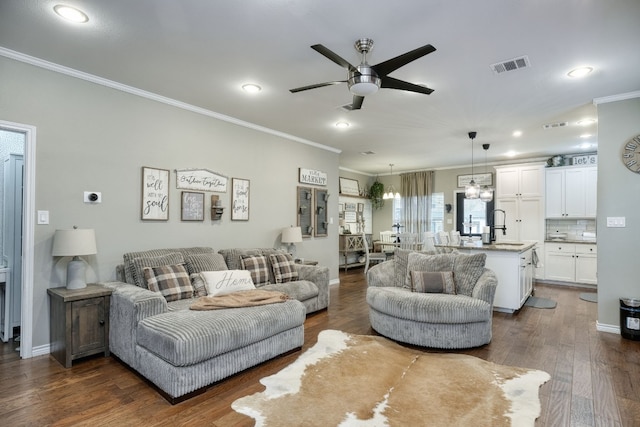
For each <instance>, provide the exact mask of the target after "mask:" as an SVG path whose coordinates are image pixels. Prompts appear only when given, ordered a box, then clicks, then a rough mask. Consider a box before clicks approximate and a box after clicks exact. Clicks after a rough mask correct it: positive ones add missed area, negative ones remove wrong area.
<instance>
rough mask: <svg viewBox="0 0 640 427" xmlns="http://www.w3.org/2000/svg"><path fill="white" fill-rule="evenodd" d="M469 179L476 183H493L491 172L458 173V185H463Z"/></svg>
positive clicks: (467, 182) (468, 181) (466, 183)
mask: <svg viewBox="0 0 640 427" xmlns="http://www.w3.org/2000/svg"><path fill="white" fill-rule="evenodd" d="M471 179H473V180H474V181H475V183H476V184H478V185H493V174H492V173H490V172H488V173H476V174H474V175H458V187H464V186H465V185H468V184H469V183H470V182H471Z"/></svg>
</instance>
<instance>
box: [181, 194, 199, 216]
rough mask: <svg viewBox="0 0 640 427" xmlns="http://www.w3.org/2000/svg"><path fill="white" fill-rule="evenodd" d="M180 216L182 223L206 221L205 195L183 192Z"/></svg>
mask: <svg viewBox="0 0 640 427" xmlns="http://www.w3.org/2000/svg"><path fill="white" fill-rule="evenodd" d="M180 215H181V216H180V219H181V220H182V221H204V193H196V192H193V191H183V192H182V199H181V203H180Z"/></svg>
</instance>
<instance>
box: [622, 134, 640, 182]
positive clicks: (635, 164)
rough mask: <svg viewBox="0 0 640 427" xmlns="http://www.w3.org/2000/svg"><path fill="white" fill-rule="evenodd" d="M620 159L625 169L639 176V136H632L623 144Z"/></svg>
mask: <svg viewBox="0 0 640 427" xmlns="http://www.w3.org/2000/svg"><path fill="white" fill-rule="evenodd" d="M621 159H622V163H624V165H625V166H626V167H627V169H629V170H630V171H631V172H635V173H638V174H640V135H636V136H634V137H633V138H631V139H630V140H628V141H627V142H626V143H625V144H624V146H623V147H622V157H621Z"/></svg>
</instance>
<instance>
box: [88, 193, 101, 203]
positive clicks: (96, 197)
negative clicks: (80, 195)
mask: <svg viewBox="0 0 640 427" xmlns="http://www.w3.org/2000/svg"><path fill="white" fill-rule="evenodd" d="M84 202H85V203H102V193H100V192H98V191H85V192H84Z"/></svg>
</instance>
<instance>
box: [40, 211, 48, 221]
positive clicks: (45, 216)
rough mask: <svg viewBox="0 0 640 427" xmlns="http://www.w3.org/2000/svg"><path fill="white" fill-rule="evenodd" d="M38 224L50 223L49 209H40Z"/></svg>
mask: <svg viewBox="0 0 640 427" xmlns="http://www.w3.org/2000/svg"><path fill="white" fill-rule="evenodd" d="M38 224H49V211H38Z"/></svg>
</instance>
